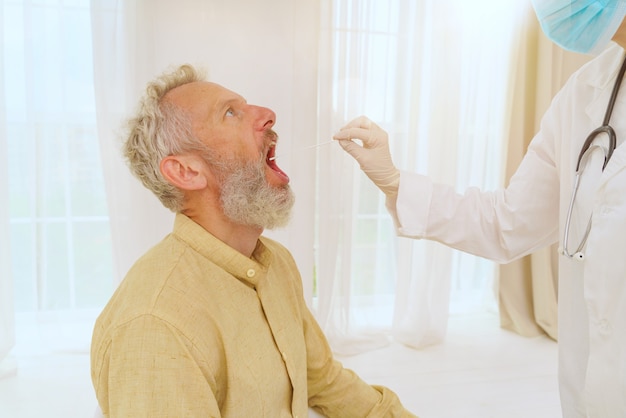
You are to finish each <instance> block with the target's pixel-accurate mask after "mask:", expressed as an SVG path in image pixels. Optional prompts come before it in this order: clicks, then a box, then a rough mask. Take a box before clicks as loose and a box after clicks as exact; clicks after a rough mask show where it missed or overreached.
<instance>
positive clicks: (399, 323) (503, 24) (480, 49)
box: [317, 0, 521, 354]
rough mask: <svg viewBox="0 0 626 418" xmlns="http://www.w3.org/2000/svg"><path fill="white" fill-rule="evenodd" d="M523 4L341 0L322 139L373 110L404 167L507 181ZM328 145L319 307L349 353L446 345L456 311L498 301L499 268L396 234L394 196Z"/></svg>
mask: <svg viewBox="0 0 626 418" xmlns="http://www.w3.org/2000/svg"><path fill="white" fill-rule="evenodd" d="M520 7H521V6H519V5H511V4H509V3H502V4H495V3H494V2H489V1H478V2H471V3H468V2H465V1H461V0H445V1H441V0H439V1H433V0H429V1H422V2H408V1H400V0H396V1H391V2H387V3H385V4H384V5H381V4H380V2H376V1H358V2H355V1H350V0H341V1H327V2H326V8H327V10H328V13H324V14H323V16H324V20H323V24H322V29H323V30H322V38H323V42H322V45H323V48H321V49H320V52H321V61H320V66H321V68H324V69H326V70H327V72H324V73H323V74H321V81H320V127H321V134H322V136H327V137H329V136H330V135H332V132H334V131H335V130H337V129H339V128H340V127H341V126H342V125H343V124H345V123H346V122H347V121H348V120H350V119H352V118H354V117H356V116H359V115H361V114H365V115H367V116H368V117H369V118H370V119H372V120H373V121H374V122H376V123H377V124H378V125H380V126H381V127H382V128H383V129H385V130H386V131H387V132H388V134H389V138H390V145H391V151H392V154H393V159H394V162H395V163H396V166H397V167H398V168H400V169H403V170H407V171H417V172H422V173H427V174H428V175H429V176H431V177H432V178H433V179H434V180H435V181H438V182H442V183H447V184H453V185H455V186H456V188H457V189H458V190H459V191H463V190H465V189H466V188H467V187H469V186H477V187H480V188H483V189H493V188H495V187H497V186H498V185H500V184H501V180H502V171H503V169H502V168H501V166H502V163H501V161H502V158H503V155H504V152H505V145H504V143H503V142H502V138H504V137H505V136H506V135H505V124H504V120H505V116H506V109H505V107H506V106H505V105H506V92H507V89H506V87H507V85H508V82H509V71H510V66H511V65H513V64H512V61H511V60H509V59H508V56H509V55H510V49H511V44H512V42H513V36H514V34H515V31H516V30H518V27H519V26H518V19H519V17H518V14H519V13H518V12H519V8H520ZM487 22H488V24H486V23H487ZM503 56H504V57H505V58H504V59H503ZM326 109H328V111H327V110H326ZM321 152H322V153H323V154H322V155H321V157H320V161H323V162H324V163H328V164H327V165H325V168H324V169H323V170H320V172H319V182H320V186H319V190H320V194H319V219H320V231H319V249H318V251H319V254H318V261H319V265H318V270H317V272H318V282H317V289H318V296H319V297H318V310H317V314H318V317H319V318H320V321H321V323H322V326H323V327H324V329H325V330H326V332H327V334H328V335H329V338H330V340H331V344H332V345H333V347H334V348H335V349H336V350H337V351H339V352H342V353H346V354H351V353H356V352H359V351H363V350H367V349H371V348H373V347H378V346H381V345H384V344H387V343H388V341H389V338H395V339H396V340H398V341H400V342H402V343H404V344H406V345H408V346H411V347H418V348H419V347H423V346H426V345H430V344H435V343H438V342H441V341H442V340H443V338H444V337H445V333H446V327H447V320H448V313H449V311H450V310H451V309H452V310H453V311H456V312H467V311H468V310H472V309H473V310H474V311H475V310H477V309H478V310H484V309H485V306H484V303H485V301H486V300H487V299H489V298H490V297H491V299H492V300H493V295H491V296H489V295H488V294H489V290H490V289H491V285H492V281H493V276H494V272H495V266H494V265H493V263H491V262H488V261H486V260H483V259H479V258H477V257H472V256H469V255H467V254H460V253H459V252H457V251H454V250H451V249H449V248H446V247H443V246H442V245H441V244H438V243H435V242H428V241H415V240H406V239H402V238H396V237H395V235H394V232H393V225H392V224H391V221H390V218H389V216H388V214H387V213H386V209H385V204H384V197H383V196H382V194H381V193H380V192H379V191H378V189H376V188H375V187H374V186H373V185H372V184H371V182H369V180H368V179H367V178H366V177H365V176H364V175H363V173H362V172H361V171H360V170H359V169H358V165H357V164H355V162H354V160H353V159H351V158H350V157H348V156H346V155H342V154H340V155H337V154H336V153H334V149H328V150H324V151H321ZM486 289H487V290H486ZM451 300H452V301H453V302H454V304H455V307H454V308H452V307H451V305H450V301H451Z"/></svg>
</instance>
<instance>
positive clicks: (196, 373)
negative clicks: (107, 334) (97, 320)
mask: <svg viewBox="0 0 626 418" xmlns="http://www.w3.org/2000/svg"><path fill="white" fill-rule="evenodd" d="M187 347H188V346H187V345H186V344H185V342H184V339H183V337H182V336H181V335H179V333H177V331H176V329H175V328H174V327H172V326H171V325H170V324H168V323H167V322H165V321H163V320H161V319H159V318H156V317H154V316H151V315H144V316H141V317H138V318H136V319H134V320H132V321H130V322H128V323H126V324H124V325H122V326H120V327H119V328H118V329H117V330H116V332H115V333H114V335H113V337H112V339H111V342H110V344H109V345H108V346H107V347H106V348H105V350H106V351H107V353H106V355H105V356H104V357H105V358H106V360H105V362H104V364H102V367H101V368H100V370H99V371H98V374H97V375H96V376H95V379H94V382H95V383H96V385H97V387H96V393H97V395H98V397H99V398H100V399H98V400H99V403H100V405H101V406H102V410H103V414H104V415H105V416H108V417H113V418H118V417H129V418H130V417H132V418H140V417H172V418H174V417H198V418H199V417H220V412H219V408H218V405H217V402H216V399H215V396H214V394H213V391H212V388H211V387H210V384H209V383H208V381H207V378H206V377H205V376H204V375H203V374H202V372H201V370H200V368H199V367H198V366H197V364H196V362H195V361H194V358H193V356H192V354H191V353H190V352H189V350H188V348H187ZM98 386H99V387H98Z"/></svg>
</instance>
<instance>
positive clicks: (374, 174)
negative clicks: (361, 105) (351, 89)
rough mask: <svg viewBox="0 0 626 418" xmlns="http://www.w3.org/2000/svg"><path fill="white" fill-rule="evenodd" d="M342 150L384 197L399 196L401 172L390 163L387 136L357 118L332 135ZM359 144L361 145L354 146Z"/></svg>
mask: <svg viewBox="0 0 626 418" xmlns="http://www.w3.org/2000/svg"><path fill="white" fill-rule="evenodd" d="M333 139H336V140H338V141H339V144H340V145H341V147H342V148H343V149H344V150H345V151H346V152H347V153H348V154H350V155H352V157H354V159H355V160H356V161H357V162H358V163H359V165H360V167H361V170H363V172H364V173H365V174H366V175H367V177H369V178H370V180H372V181H373V182H374V184H375V185H376V186H378V188H379V189H380V190H382V191H383V193H385V194H386V195H387V196H395V195H397V194H398V186H399V184H400V172H399V171H398V169H397V168H396V167H395V166H394V165H393V162H392V161H391V153H390V152H389V139H388V137H387V132H385V131H384V130H383V129H382V128H381V127H380V126H378V125H376V124H375V123H374V122H372V121H371V120H369V119H368V118H367V117H365V116H360V117H358V118H356V119H354V120H352V121H351V122H349V123H348V124H347V125H346V126H344V127H343V128H341V129H340V130H339V132H337V133H336V134H335V135H333ZM354 139H358V140H361V141H362V142H363V145H362V146H361V145H359V144H357V143H356V142H354V141H353V140H354Z"/></svg>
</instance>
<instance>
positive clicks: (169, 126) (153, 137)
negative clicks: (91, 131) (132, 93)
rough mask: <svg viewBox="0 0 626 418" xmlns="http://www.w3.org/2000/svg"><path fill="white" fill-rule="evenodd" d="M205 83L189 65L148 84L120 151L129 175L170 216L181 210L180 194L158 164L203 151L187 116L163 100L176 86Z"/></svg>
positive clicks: (181, 196)
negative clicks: (146, 189)
mask: <svg viewBox="0 0 626 418" xmlns="http://www.w3.org/2000/svg"><path fill="white" fill-rule="evenodd" d="M204 80H205V78H204V74H202V73H201V72H199V71H198V70H196V69H195V68H194V67H193V66H191V65H189V64H185V65H182V66H180V67H178V68H177V69H175V70H174V71H172V72H169V73H164V74H162V75H161V76H160V77H158V78H157V79H155V80H154V81H152V82H150V83H148V85H147V87H146V91H145V94H144V95H143V97H142V98H141V100H140V103H139V108H138V110H137V113H136V115H135V117H133V118H132V119H130V120H129V121H128V137H127V139H126V142H125V143H124V147H123V152H124V157H125V158H126V162H127V163H128V166H129V168H130V170H131V172H132V173H133V174H134V175H135V176H136V177H137V178H138V179H139V180H141V182H142V183H143V185H144V186H145V187H146V188H148V189H149V190H151V191H152V192H153V193H154V194H155V195H156V196H157V197H158V198H159V200H160V201H161V203H162V204H163V206H165V207H166V208H168V209H170V210H171V211H172V212H179V211H180V210H181V209H182V205H183V193H182V191H181V190H179V189H178V188H176V187H174V186H173V185H171V184H170V183H168V182H167V181H166V180H165V178H164V177H163V175H162V174H161V170H160V169H159V165H160V163H161V160H162V159H163V158H165V157H167V156H168V155H177V154H181V153H184V152H189V151H205V150H206V149H205V147H204V145H203V144H202V142H200V141H199V140H198V139H197V138H195V136H194V135H193V132H192V125H191V119H190V117H189V115H188V114H187V113H186V112H185V111H183V110H182V109H180V108H179V107H177V106H175V105H173V104H171V103H170V102H169V101H165V102H163V100H162V99H163V97H164V96H165V95H166V94H167V93H168V92H169V91H170V90H172V89H174V88H176V87H178V86H182V85H184V84H188V83H193V82H196V81H204Z"/></svg>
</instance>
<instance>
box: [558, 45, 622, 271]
mask: <svg viewBox="0 0 626 418" xmlns="http://www.w3.org/2000/svg"><path fill="white" fill-rule="evenodd" d="M624 73H626V57H625V58H624V60H623V61H622V66H621V67H620V70H619V73H618V74H617V78H616V79H615V84H614V85H613V91H612V92H611V98H610V99H609V104H608V105H607V107H606V112H605V113H604V120H603V121H602V126H600V127H598V128H596V129H594V130H593V131H592V132H591V133H590V134H589V135H588V136H587V138H586V139H585V142H584V143H583V146H582V148H581V149H580V153H579V154H578V161H577V162H576V172H575V176H574V187H573V190H572V198H571V199H570V203H569V207H568V208H567V217H566V218H565V228H564V233H563V247H562V249H561V251H560V252H561V254H562V255H564V256H566V257H569V258H574V259H577V260H583V259H584V258H585V255H584V253H583V252H582V249H583V248H584V247H585V243H586V242H587V238H588V237H589V232H590V231H591V216H590V217H589V222H588V223H587V229H586V230H585V234H584V236H583V239H582V240H581V242H580V244H579V245H578V247H577V248H576V251H574V252H573V253H570V252H569V251H568V249H567V243H568V241H569V232H570V224H571V221H572V211H573V209H574V201H575V200H576V195H577V194H578V186H579V185H580V176H581V174H582V167H581V162H582V161H583V158H584V156H585V154H586V153H587V151H588V150H589V148H591V144H592V143H593V141H594V140H595V139H596V137H597V136H598V135H599V134H601V133H606V134H607V136H608V137H609V148H608V150H607V151H606V155H605V156H604V164H603V165H602V171H604V168H605V167H606V165H607V164H608V162H609V160H610V159H611V156H612V155H613V151H615V148H616V146H617V135H616V134H615V130H614V129H613V127H612V126H611V125H609V121H610V119H611V115H612V114H613V107H614V106H615V102H616V100H617V95H618V93H619V89H620V87H621V85H622V80H623V79H624Z"/></svg>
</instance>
